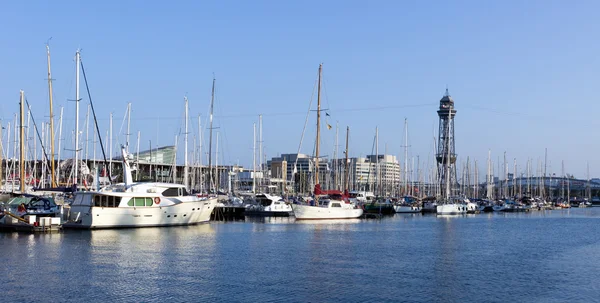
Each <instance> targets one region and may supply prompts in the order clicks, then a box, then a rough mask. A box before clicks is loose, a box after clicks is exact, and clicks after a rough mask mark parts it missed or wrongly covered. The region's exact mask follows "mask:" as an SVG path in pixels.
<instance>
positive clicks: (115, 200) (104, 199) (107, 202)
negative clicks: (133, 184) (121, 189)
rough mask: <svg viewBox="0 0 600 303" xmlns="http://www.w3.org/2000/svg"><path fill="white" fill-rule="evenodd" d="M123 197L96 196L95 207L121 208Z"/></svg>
mask: <svg viewBox="0 0 600 303" xmlns="http://www.w3.org/2000/svg"><path fill="white" fill-rule="evenodd" d="M120 203H121V197H115V196H106V195H96V196H94V206H95V207H119V204H120Z"/></svg>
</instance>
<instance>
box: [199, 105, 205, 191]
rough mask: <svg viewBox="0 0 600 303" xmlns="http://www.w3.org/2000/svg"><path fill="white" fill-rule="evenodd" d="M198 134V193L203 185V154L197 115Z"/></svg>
mask: <svg viewBox="0 0 600 303" xmlns="http://www.w3.org/2000/svg"><path fill="white" fill-rule="evenodd" d="M198 134H199V136H198V137H199V140H198V141H199V142H198V145H199V146H198V158H199V159H198V162H199V163H198V166H199V168H200V169H199V171H200V173H199V177H200V180H198V181H199V182H198V184H200V188H199V189H200V192H202V187H203V186H204V184H203V183H202V182H203V178H202V176H203V174H202V157H203V154H202V120H201V119H200V115H198Z"/></svg>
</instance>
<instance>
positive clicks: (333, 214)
mask: <svg viewBox="0 0 600 303" xmlns="http://www.w3.org/2000/svg"><path fill="white" fill-rule="evenodd" d="M292 209H293V210H294V216H295V217H296V220H328V219H356V218H358V217H360V216H362V214H363V210H362V209H360V208H342V207H340V208H326V207H319V206H310V205H301V204H293V205H292Z"/></svg>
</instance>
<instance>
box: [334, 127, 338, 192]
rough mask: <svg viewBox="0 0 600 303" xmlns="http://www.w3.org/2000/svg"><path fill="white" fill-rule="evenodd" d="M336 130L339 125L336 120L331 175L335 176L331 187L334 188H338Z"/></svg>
mask: <svg viewBox="0 0 600 303" xmlns="http://www.w3.org/2000/svg"><path fill="white" fill-rule="evenodd" d="M338 132H339V125H338V123H337V122H336V123H335V145H334V146H333V173H334V174H333V175H334V176H335V178H333V188H335V189H336V190H337V189H339V183H338V166H339V163H338Z"/></svg>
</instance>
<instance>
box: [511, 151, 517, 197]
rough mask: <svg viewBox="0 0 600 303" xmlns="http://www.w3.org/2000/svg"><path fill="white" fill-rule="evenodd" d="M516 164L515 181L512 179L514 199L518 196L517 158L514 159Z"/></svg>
mask: <svg viewBox="0 0 600 303" xmlns="http://www.w3.org/2000/svg"><path fill="white" fill-rule="evenodd" d="M514 161H515V164H514V168H513V179H512V188H513V197H516V196H517V158H515V159H514Z"/></svg>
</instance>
